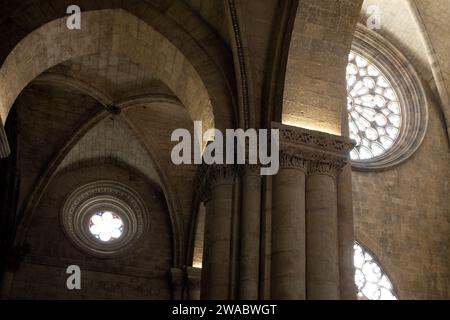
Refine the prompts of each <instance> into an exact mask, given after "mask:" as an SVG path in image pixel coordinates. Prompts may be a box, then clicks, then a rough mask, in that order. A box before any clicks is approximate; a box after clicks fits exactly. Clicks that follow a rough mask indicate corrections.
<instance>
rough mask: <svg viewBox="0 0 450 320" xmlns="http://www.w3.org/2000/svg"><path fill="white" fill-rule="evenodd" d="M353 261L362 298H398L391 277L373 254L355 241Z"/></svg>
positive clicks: (356, 281) (360, 297)
mask: <svg viewBox="0 0 450 320" xmlns="http://www.w3.org/2000/svg"><path fill="white" fill-rule="evenodd" d="M353 262H354V265H355V284H356V287H357V288H358V299H360V300H398V298H397V296H396V294H395V292H394V287H393V285H392V282H391V280H390V279H389V277H388V276H387V275H386V274H385V273H384V271H383V269H382V268H381V267H380V265H379V264H378V263H377V262H376V261H375V259H374V258H373V256H372V255H371V254H370V253H369V252H367V250H365V249H364V248H363V247H362V246H361V245H359V244H358V243H355V246H354V257H353Z"/></svg>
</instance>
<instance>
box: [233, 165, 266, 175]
mask: <svg viewBox="0 0 450 320" xmlns="http://www.w3.org/2000/svg"><path fill="white" fill-rule="evenodd" d="M237 170H238V172H239V174H240V175H241V176H242V177H246V176H258V177H261V165H260V164H243V165H239V166H238V169H237Z"/></svg>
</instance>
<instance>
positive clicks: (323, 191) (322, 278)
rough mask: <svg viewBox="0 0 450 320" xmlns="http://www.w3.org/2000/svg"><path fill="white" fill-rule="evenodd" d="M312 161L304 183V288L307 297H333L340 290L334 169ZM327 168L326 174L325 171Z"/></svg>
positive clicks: (312, 298)
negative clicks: (305, 239)
mask: <svg viewBox="0 0 450 320" xmlns="http://www.w3.org/2000/svg"><path fill="white" fill-rule="evenodd" d="M329 169H330V168H327V165H326V164H322V163H317V162H312V163H311V171H310V173H309V175H308V179H307V182H306V238H307V241H306V291H307V298H308V299H309V300H335V299H339V298H340V292H339V283H340V279H339V241H338V218H337V188H336V179H335V176H333V175H334V173H330V174H328V173H329V172H330V171H333V170H334V169H330V171H328V170H329ZM327 171H328V173H327Z"/></svg>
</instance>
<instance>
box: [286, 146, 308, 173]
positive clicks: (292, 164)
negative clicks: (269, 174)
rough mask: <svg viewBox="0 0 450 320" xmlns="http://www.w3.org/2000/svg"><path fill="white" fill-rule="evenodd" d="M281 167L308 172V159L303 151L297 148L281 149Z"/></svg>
mask: <svg viewBox="0 0 450 320" xmlns="http://www.w3.org/2000/svg"><path fill="white" fill-rule="evenodd" d="M280 167H281V168H283V169H299V170H302V171H305V172H306V170H307V167H308V161H307V160H306V159H305V157H304V155H303V154H302V153H301V152H297V151H295V150H281V151H280Z"/></svg>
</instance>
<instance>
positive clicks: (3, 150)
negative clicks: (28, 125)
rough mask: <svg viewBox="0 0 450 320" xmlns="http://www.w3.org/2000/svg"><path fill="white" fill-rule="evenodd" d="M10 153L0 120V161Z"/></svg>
mask: <svg viewBox="0 0 450 320" xmlns="http://www.w3.org/2000/svg"><path fill="white" fill-rule="evenodd" d="M10 153H11V150H10V149H9V143H8V138H7V137H6V132H5V129H4V128H3V124H2V123H1V119H0V159H1V158H6V157H8V156H9V154H10Z"/></svg>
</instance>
